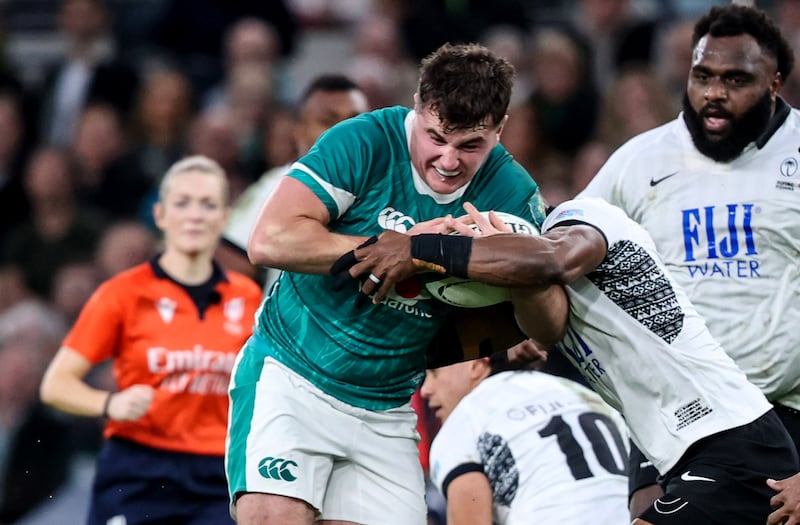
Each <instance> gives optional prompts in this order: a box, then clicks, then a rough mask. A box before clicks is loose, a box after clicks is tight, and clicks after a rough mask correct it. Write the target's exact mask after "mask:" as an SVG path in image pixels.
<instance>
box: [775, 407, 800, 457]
mask: <svg viewBox="0 0 800 525" xmlns="http://www.w3.org/2000/svg"><path fill="white" fill-rule="evenodd" d="M772 406H774V407H775V413H776V414H778V417H779V418H781V421H783V426H785V427H786V430H788V431H789V436H791V438H792V441H794V446H795V448H797V450H798V452H800V410H795V409H794V408H790V407H787V406H785V405H779V404H778V403H773V404H772Z"/></svg>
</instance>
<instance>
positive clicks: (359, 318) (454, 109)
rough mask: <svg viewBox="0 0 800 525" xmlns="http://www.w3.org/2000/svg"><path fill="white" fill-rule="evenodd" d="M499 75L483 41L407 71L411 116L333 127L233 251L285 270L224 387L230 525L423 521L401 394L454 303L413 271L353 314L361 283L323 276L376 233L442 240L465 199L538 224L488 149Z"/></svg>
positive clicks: (519, 171)
mask: <svg viewBox="0 0 800 525" xmlns="http://www.w3.org/2000/svg"><path fill="white" fill-rule="evenodd" d="M512 78H513V66H511V64H510V63H509V62H508V61H507V60H505V59H502V58H500V57H498V56H496V55H494V54H493V53H492V52H491V51H489V50H488V49H487V48H485V47H483V46H480V45H475V44H465V45H458V46H451V45H444V46H442V47H441V48H440V49H438V50H437V51H436V52H434V53H433V54H431V56H429V57H427V58H426V59H425V60H423V62H422V67H421V71H420V81H419V85H418V90H417V93H416V94H415V95H414V108H413V109H411V108H405V107H399V106H398V107H389V108H382V109H379V110H375V111H371V112H369V113H364V114H362V115H359V116H357V117H354V118H351V119H347V120H345V121H343V122H340V123H338V124H336V125H335V126H333V127H332V128H330V129H329V130H327V131H326V132H325V133H323V134H322V135H321V136H320V138H319V139H318V140H317V141H316V143H315V144H314V146H313V147H312V148H311V150H309V152H308V153H307V154H306V155H304V156H303V157H302V158H301V159H299V160H298V161H297V162H296V163H295V164H293V166H292V169H291V171H290V172H289V173H288V174H287V175H286V176H285V177H283V178H281V180H280V182H278V185H277V186H276V187H275V190H274V191H273V192H272V193H271V194H270V197H269V199H267V202H266V203H265V204H264V207H263V208H262V210H261V212H260V214H259V217H258V219H257V222H256V225H255V227H254V230H253V233H252V235H251V236H250V240H249V242H248V255H249V256H250V260H251V262H253V263H254V264H259V265H265V266H269V267H274V268H280V269H282V270H283V272H282V273H281V275H280V277H279V279H278V281H277V282H276V283H275V285H274V286H272V288H271V289H270V292H269V294H268V295H267V297H266V298H265V300H264V303H263V305H262V308H261V310H260V313H259V315H258V316H257V320H256V325H255V328H254V330H253V334H254V335H253V337H251V338H250V339H249V340H248V342H247V344H246V345H245V346H244V348H243V349H242V351H241V352H240V353H239V356H238V360H237V362H236V365H235V368H234V371H233V374H232V377H231V386H230V397H231V412H230V414H231V417H230V421H229V429H228V440H227V447H226V473H227V475H228V483H229V491H230V494H231V499H232V502H233V504H234V511H235V513H236V516H237V521H238V523H239V524H240V525H253V524H259V525H263V524H280V525H311V524H312V523H314V522H315V521H322V522H323V523H329V522H332V521H334V522H336V523H337V525H338V524H339V523H343V522H344V523H359V524H374V523H382V524H386V525H422V524H424V522H425V520H426V514H427V512H426V507H425V501H424V480H423V473H422V468H421V465H420V461H419V453H418V449H417V440H418V435H417V433H416V430H415V424H416V414H415V413H414V411H413V408H412V407H411V405H410V399H411V395H412V394H413V393H414V391H415V390H416V389H417V388H418V387H419V385H420V384H421V383H422V380H423V378H424V375H425V364H426V349H427V347H428V345H429V343H430V342H431V340H432V339H433V337H434V335H435V333H436V332H437V330H438V328H439V327H441V326H442V325H443V323H444V321H445V318H446V316H447V314H448V313H449V311H450V310H451V309H452V307H449V306H447V305H445V304H444V303H440V302H438V301H433V300H431V299H430V297H429V296H426V293H425V292H424V289H423V287H422V286H421V283H420V282H419V280H418V279H411V280H409V281H408V282H406V283H399V286H398V287H396V288H394V287H393V290H392V296H391V297H389V298H388V299H387V300H386V301H383V302H381V303H379V304H369V305H363V306H362V307H358V306H357V304H356V301H355V299H356V298H360V297H361V295H360V283H357V282H353V281H350V282H347V279H345V280H344V281H342V280H340V279H338V278H339V277H344V276H343V275H335V276H334V275H331V272H332V268H331V266H332V265H333V263H334V262H335V261H336V260H337V258H338V257H339V256H340V255H341V254H342V253H344V252H347V251H348V250H352V249H354V248H356V247H358V246H360V245H363V244H366V242H367V240H368V239H371V238H372V237H374V236H376V235H378V234H380V233H381V232H383V231H385V230H394V231H403V232H414V233H416V232H449V231H451V226H448V222H449V219H445V218H444V217H446V216H447V215H448V214H454V213H458V212H461V205H462V203H463V202H465V201H475V202H476V203H479V204H480V205H481V206H483V207H486V208H492V209H498V210H500V211H505V212H508V213H511V214H514V215H518V216H522V217H524V218H526V219H528V220H530V221H531V222H533V223H534V224H535V225H536V226H537V227H538V226H539V225H540V224H541V221H542V220H543V217H544V202H543V201H542V198H541V196H540V194H539V192H538V187H537V185H536V183H535V182H534V181H533V179H532V178H531V177H530V175H529V174H528V173H527V172H526V171H525V170H524V168H522V166H520V165H519V163H517V162H515V161H514V160H513V158H512V157H511V155H509V154H508V152H507V151H506V150H505V148H503V146H502V145H501V144H500V135H501V133H502V131H503V126H504V124H505V122H506V119H507V115H506V111H507V109H508V103H509V98H510V95H511V89H512V85H513V81H512ZM365 278H366V279H368V280H369V281H370V282H374V281H375V280H379V278H378V276H375V275H371V276H365ZM334 283H339V284H341V285H343V286H341V287H339V288H336V289H335V287H334V286H333V285H334ZM541 293H542V295H543V296H546V297H547V298H548V308H547V309H546V310H544V309H543V312H542V315H544V316H548V315H551V314H550V312H553V315H560V313H563V312H564V311H566V296H565V294H564V291H563V289H561V288H560V287H558V286H553V287H550V288H549V289H543V290H541ZM554 303H555V305H556V306H555V308H554V307H553V304H554ZM559 312H560V313H559ZM549 331H550V327H549V326H548V325H546V324H544V325H543V326H542V332H541V333H540V334H539V336H540V337H544V338H545V339H549V340H552V339H554V338H555V335H557V334H553V333H549Z"/></svg>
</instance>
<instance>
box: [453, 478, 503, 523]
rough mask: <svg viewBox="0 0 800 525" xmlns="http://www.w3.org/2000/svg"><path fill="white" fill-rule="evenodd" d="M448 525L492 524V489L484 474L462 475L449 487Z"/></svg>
mask: <svg viewBox="0 0 800 525" xmlns="http://www.w3.org/2000/svg"><path fill="white" fill-rule="evenodd" d="M447 524H448V525H491V524H492V488H491V486H490V485H489V480H488V479H487V478H486V475H485V474H484V473H483V472H468V473H466V474H462V475H461V476H458V477H457V478H455V479H454V480H453V481H451V482H450V484H449V485H448V486H447Z"/></svg>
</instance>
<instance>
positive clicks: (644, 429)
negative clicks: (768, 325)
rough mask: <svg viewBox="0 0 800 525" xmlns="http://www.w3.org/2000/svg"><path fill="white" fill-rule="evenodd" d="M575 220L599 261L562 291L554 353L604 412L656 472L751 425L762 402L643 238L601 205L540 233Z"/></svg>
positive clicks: (575, 204)
mask: <svg viewBox="0 0 800 525" xmlns="http://www.w3.org/2000/svg"><path fill="white" fill-rule="evenodd" d="M574 222H580V223H585V224H589V225H592V226H594V227H595V228H597V229H598V230H599V231H600V232H601V233H602V234H603V235H604V236H605V238H606V241H607V244H608V250H607V253H606V257H605V258H604V259H603V261H602V262H601V263H600V264H599V265H598V266H597V268H595V269H594V270H593V271H591V272H590V273H588V274H586V275H584V276H583V277H580V278H578V279H576V280H575V281H574V282H572V283H570V284H569V285H568V286H567V287H566V290H567V294H568V296H569V300H570V318H569V326H568V329H567V335H566V336H565V337H564V339H562V341H561V342H560V343H559V344H558V348H559V350H560V351H561V352H562V353H563V354H564V355H565V356H566V357H567V358H568V359H569V360H570V361H571V362H572V364H573V365H574V366H575V367H576V368H577V369H578V370H579V371H580V372H581V374H582V375H583V376H584V378H586V380H587V381H588V382H589V384H590V385H591V386H592V388H594V389H595V391H597V392H598V393H599V394H600V395H601V396H602V397H603V399H605V400H606V401H607V402H608V403H609V404H611V405H612V406H614V407H615V408H617V409H618V410H619V411H620V412H622V414H623V415H624V416H625V418H626V420H627V422H628V426H629V427H630V430H631V434H632V437H633V439H634V441H635V442H636V444H637V446H639V448H640V449H641V450H642V452H643V453H644V454H645V455H646V456H647V457H648V458H649V459H650V460H651V461H652V462H653V464H654V465H655V466H656V468H657V469H658V470H659V472H661V473H665V472H666V471H667V470H668V469H669V468H670V467H671V466H672V465H674V464H675V462H677V460H678V459H679V458H680V456H681V455H683V453H684V452H685V451H686V449H688V447H689V446H690V445H691V444H692V443H694V442H696V441H698V440H699V439H701V438H703V437H706V436H709V435H711V434H714V433H716V432H720V431H722V430H726V429H729V428H734V427H737V426H741V425H744V424H747V423H750V422H751V421H753V420H755V419H756V418H757V417H759V416H761V415H762V414H764V413H765V412H766V411H767V410H769V408H770V404H769V403H768V402H767V400H766V399H765V398H764V396H763V394H761V392H760V391H759V390H758V388H756V387H755V386H754V385H752V384H751V383H750V382H749V381H747V379H746V377H745V375H744V374H743V373H742V371H741V370H740V369H739V368H738V367H737V366H736V365H735V364H734V362H733V361H732V360H731V358H730V357H728V356H727V355H726V354H725V352H724V351H723V350H722V348H721V347H720V345H719V343H717V341H716V340H715V339H714V338H713V337H712V336H711V334H710V333H709V331H708V329H707V328H706V326H705V323H704V321H703V319H702V318H701V317H700V316H699V315H698V314H697V312H696V311H695V309H694V306H692V304H691V303H690V302H689V300H688V299H687V297H686V294H685V293H684V292H683V289H682V288H681V287H680V286H679V285H678V284H677V283H676V282H675V281H674V279H673V278H672V276H671V275H670V274H669V272H668V271H667V270H666V268H665V266H664V264H663V262H662V261H661V259H660V257H659V255H658V253H657V252H656V251H655V248H654V245H653V241H652V239H651V238H650V236H649V235H648V234H647V232H646V231H645V230H644V229H643V228H642V227H641V226H639V225H638V224H637V223H635V222H634V221H632V220H631V219H630V218H628V217H627V216H626V215H625V213H624V212H623V211H622V210H621V209H619V208H617V207H615V206H611V205H610V204H608V203H607V202H605V201H603V200H601V199H595V198H581V199H575V200H571V201H567V202H564V203H562V204H560V205H559V206H557V207H556V208H555V209H554V210H553V211H552V212H551V213H550V214H549V215H548V218H547V219H546V220H545V223H544V226H543V231H545V232H547V231H550V230H551V229H553V228H557V227H559V225H564V224H570V223H574Z"/></svg>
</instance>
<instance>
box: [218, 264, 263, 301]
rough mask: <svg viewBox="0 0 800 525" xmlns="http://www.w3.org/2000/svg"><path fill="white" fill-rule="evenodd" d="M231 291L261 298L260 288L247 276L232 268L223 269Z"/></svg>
mask: <svg viewBox="0 0 800 525" xmlns="http://www.w3.org/2000/svg"><path fill="white" fill-rule="evenodd" d="M225 276H226V277H227V278H228V284H229V287H230V290H231V292H232V293H240V294H244V295H246V296H249V297H250V298H257V299H258V300H259V301H260V300H261V288H260V287H259V286H258V285H257V284H256V283H255V281H253V280H252V279H250V278H249V277H247V276H246V275H244V274H241V273H239V272H235V271H233V270H225Z"/></svg>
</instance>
